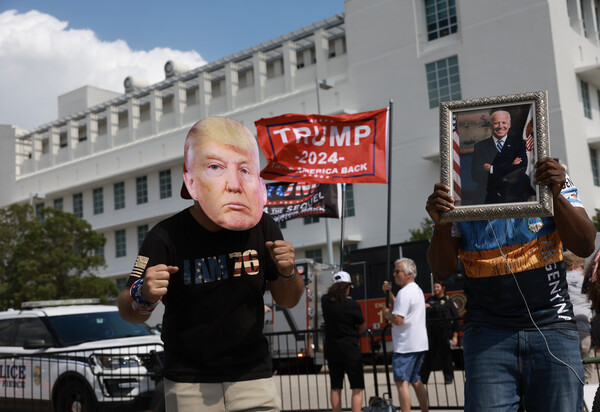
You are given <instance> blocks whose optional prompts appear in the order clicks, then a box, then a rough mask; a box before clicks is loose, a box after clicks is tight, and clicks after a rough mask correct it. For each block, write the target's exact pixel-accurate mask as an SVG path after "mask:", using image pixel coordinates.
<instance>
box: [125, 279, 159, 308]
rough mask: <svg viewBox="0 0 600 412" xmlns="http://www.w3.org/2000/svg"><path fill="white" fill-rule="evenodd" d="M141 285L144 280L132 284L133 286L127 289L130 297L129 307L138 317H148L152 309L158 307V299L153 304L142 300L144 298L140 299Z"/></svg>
mask: <svg viewBox="0 0 600 412" xmlns="http://www.w3.org/2000/svg"><path fill="white" fill-rule="evenodd" d="M143 284H144V278H141V279H138V280H136V281H135V282H133V285H131V288H130V289H129V295H130V296H131V307H132V308H133V310H134V311H135V312H136V313H139V314H140V315H149V314H151V313H152V311H153V310H154V308H156V307H157V306H158V303H159V302H160V299H159V300H157V301H156V302H154V303H151V302H148V301H146V300H144V298H142V285H143Z"/></svg>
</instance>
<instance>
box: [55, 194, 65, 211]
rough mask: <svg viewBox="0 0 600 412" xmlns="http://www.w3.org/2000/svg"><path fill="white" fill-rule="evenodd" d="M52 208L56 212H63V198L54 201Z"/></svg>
mask: <svg viewBox="0 0 600 412" xmlns="http://www.w3.org/2000/svg"><path fill="white" fill-rule="evenodd" d="M54 208H55V209H58V210H63V209H64V208H63V198H62V197H59V198H58V199H54Z"/></svg>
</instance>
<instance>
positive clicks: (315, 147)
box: [255, 109, 387, 183]
mask: <svg viewBox="0 0 600 412" xmlns="http://www.w3.org/2000/svg"><path fill="white" fill-rule="evenodd" d="M255 123H256V129H257V132H258V141H259V143H260V146H261V149H262V150H263V153H264V155H265V157H266V158H267V161H268V165H267V167H265V168H264V169H263V170H262V172H261V176H262V177H264V178H265V179H270V180H279V181H302V182H309V183H385V182H386V177H387V176H386V171H387V168H386V144H387V109H382V110H375V111H371V112H364V113H358V114H354V115H337V116H324V115H304V114H287V115H283V116H278V117H272V118H267V119H260V120H258V121H256V122H255Z"/></svg>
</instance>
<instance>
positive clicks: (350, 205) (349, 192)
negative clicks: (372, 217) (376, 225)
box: [344, 184, 356, 217]
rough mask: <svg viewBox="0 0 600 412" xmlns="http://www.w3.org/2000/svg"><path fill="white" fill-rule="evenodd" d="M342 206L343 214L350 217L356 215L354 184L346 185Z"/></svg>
mask: <svg viewBox="0 0 600 412" xmlns="http://www.w3.org/2000/svg"><path fill="white" fill-rule="evenodd" d="M344 207H345V209H344V216H346V217H350V216H355V215H356V211H355V209H354V186H353V185H352V184H347V185H346V202H345V203H344Z"/></svg>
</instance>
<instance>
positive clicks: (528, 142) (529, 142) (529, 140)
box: [523, 105, 533, 152]
mask: <svg viewBox="0 0 600 412" xmlns="http://www.w3.org/2000/svg"><path fill="white" fill-rule="evenodd" d="M529 123H533V105H532V106H531V107H530V108H529V114H528V115H527V120H526V121H525V127H524V128H523V140H524V141H525V147H526V148H527V151H528V152H531V151H532V150H533V124H532V127H531V131H530V132H529V133H527V126H528V125H529Z"/></svg>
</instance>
